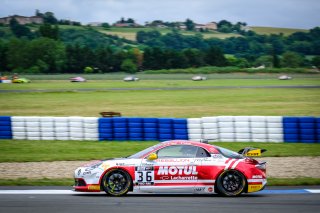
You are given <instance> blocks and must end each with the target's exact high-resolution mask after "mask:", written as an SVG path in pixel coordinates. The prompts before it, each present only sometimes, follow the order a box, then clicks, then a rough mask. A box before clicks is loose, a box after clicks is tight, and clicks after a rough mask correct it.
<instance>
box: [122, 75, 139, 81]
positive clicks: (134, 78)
mask: <svg viewBox="0 0 320 213" xmlns="http://www.w3.org/2000/svg"><path fill="white" fill-rule="evenodd" d="M123 80H124V81H139V80H140V79H139V78H137V77H134V76H127V77H125V78H124V79H123Z"/></svg>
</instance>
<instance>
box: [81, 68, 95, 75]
mask: <svg viewBox="0 0 320 213" xmlns="http://www.w3.org/2000/svg"><path fill="white" fill-rule="evenodd" d="M83 72H84V73H86V74H90V73H93V68H92V67H85V68H84V69H83Z"/></svg>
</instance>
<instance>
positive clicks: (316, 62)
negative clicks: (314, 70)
mask: <svg viewBox="0 0 320 213" xmlns="http://www.w3.org/2000/svg"><path fill="white" fill-rule="evenodd" d="M311 62H312V65H313V66H316V67H318V69H319V68H320V56H315V57H313V59H312V61H311Z"/></svg>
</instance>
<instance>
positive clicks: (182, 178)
mask: <svg viewBox="0 0 320 213" xmlns="http://www.w3.org/2000/svg"><path fill="white" fill-rule="evenodd" d="M197 179H198V177H197V176H187V177H184V176H176V177H172V176H171V177H170V180H197Z"/></svg>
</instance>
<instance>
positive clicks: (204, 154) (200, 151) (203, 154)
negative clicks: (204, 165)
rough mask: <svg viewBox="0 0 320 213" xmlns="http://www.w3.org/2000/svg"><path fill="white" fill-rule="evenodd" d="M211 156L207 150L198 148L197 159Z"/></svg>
mask: <svg viewBox="0 0 320 213" xmlns="http://www.w3.org/2000/svg"><path fill="white" fill-rule="evenodd" d="M210 156H211V155H210V154H209V153H208V152H207V150H205V149H203V148H201V147H198V151H197V155H196V157H197V158H205V157H210Z"/></svg>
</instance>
